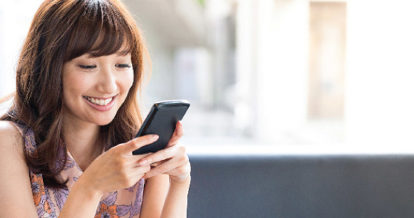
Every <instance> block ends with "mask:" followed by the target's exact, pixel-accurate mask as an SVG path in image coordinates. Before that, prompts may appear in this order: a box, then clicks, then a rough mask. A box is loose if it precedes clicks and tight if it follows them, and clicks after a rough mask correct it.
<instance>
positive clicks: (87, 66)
mask: <svg viewBox="0 0 414 218" xmlns="http://www.w3.org/2000/svg"><path fill="white" fill-rule="evenodd" d="M79 67H80V68H82V69H94V68H96V65H82V64H79Z"/></svg>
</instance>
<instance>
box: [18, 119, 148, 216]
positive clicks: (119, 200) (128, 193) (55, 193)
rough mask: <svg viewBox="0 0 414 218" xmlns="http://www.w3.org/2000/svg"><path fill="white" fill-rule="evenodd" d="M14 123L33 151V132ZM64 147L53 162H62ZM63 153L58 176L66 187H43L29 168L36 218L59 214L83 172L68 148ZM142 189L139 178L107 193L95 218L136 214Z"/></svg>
mask: <svg viewBox="0 0 414 218" xmlns="http://www.w3.org/2000/svg"><path fill="white" fill-rule="evenodd" d="M14 124H15V126H16V127H17V129H18V130H19V131H20V133H21V134H22V136H23V139H24V146H25V148H26V150H27V151H28V152H33V151H34V150H35V149H36V146H37V145H36V142H35V138H34V134H33V131H32V130H31V129H30V128H27V127H26V126H23V125H20V124H16V123H14ZM65 150H66V148H65V146H63V145H62V146H60V150H59V152H60V153H59V157H60V158H58V161H57V162H58V163H56V164H63V160H64V153H63V152H65ZM66 152H67V154H68V158H67V162H66V165H65V167H64V169H63V170H62V171H61V173H60V174H59V177H60V178H61V179H64V180H66V179H68V183H67V187H68V188H64V189H56V188H50V187H46V186H45V185H44V183H43V176H42V174H37V173H34V172H32V170H30V169H29V175H30V182H31V185H32V193H33V200H34V204H35V207H36V209H37V214H38V215H39V217H58V216H59V213H60V210H61V209H62V208H63V205H64V203H65V201H66V198H67V197H68V194H69V192H70V190H71V187H72V186H73V184H74V183H75V182H76V181H77V180H78V178H79V177H80V176H81V175H82V173H83V171H82V169H81V168H80V167H79V166H78V164H77V163H76V162H75V160H74V159H73V157H72V155H71V154H70V153H69V151H66ZM143 190H144V180H143V179H141V180H139V181H138V182H137V183H136V184H135V185H133V186H132V187H130V188H127V189H122V190H118V191H115V192H111V193H106V194H105V195H104V196H103V197H102V198H101V201H100V202H99V206H98V208H97V210H96V215H95V218H97V217H103V218H109V217H113V218H118V217H119V218H121V217H122V218H124V217H139V214H140V211H141V204H142V197H143Z"/></svg>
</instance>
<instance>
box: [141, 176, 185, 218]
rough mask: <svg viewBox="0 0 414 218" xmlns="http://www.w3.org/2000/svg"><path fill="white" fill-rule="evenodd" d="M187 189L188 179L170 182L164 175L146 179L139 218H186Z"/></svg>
mask: <svg viewBox="0 0 414 218" xmlns="http://www.w3.org/2000/svg"><path fill="white" fill-rule="evenodd" d="M189 187H190V177H188V179H186V180H185V181H183V182H174V181H171V182H170V181H169V176H168V175H165V174H164V175H157V176H154V177H151V178H149V179H147V180H146V182H145V190H144V198H143V203H142V209H141V215H140V217H141V218H155V217H156V218H159V217H162V218H167V217H174V218H176V217H187V195H188V190H189Z"/></svg>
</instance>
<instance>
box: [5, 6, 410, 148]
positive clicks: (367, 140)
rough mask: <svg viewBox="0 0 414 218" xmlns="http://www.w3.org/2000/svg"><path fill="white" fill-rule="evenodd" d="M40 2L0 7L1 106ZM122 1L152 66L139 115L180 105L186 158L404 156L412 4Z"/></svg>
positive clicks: (407, 129) (407, 140) (407, 143)
mask: <svg viewBox="0 0 414 218" xmlns="http://www.w3.org/2000/svg"><path fill="white" fill-rule="evenodd" d="M40 2H41V1H40V0H14V1H1V2H0V96H5V95H7V94H8V93H10V92H12V91H13V90H14V88H15V84H14V83H15V81H14V77H15V69H16V62H17V58H18V54H19V52H20V49H21V47H22V44H23V40H24V38H25V35H26V34H27V31H28V28H29V25H30V22H31V19H32V17H33V15H34V13H35V11H36V9H37V8H38V6H39V5H40ZM123 2H124V3H125V4H126V5H127V7H128V9H129V10H130V11H131V13H132V14H133V15H134V17H135V18H136V21H137V23H138V26H139V27H140V28H141V30H142V33H143V35H144V37H145V40H146V42H147V45H148V49H149V54H150V56H151V60H152V73H151V78H150V80H149V82H148V83H147V84H146V86H145V88H144V93H142V95H143V107H144V110H143V111H144V116H145V115H146V113H147V111H148V109H149V107H150V106H151V105H152V103H154V102H156V101H160V100H166V99H187V100H189V101H190V102H191V107H190V109H189V111H188V113H187V115H186V117H185V118H184V120H183V124H184V130H185V137H184V138H183V139H182V141H181V142H182V143H183V144H185V145H186V146H187V147H188V150H189V152H190V153H191V152H193V153H198V152H200V153H226V152H244V153H254V152H262V153H266V152H279V151H284V152H286V151H288V152H307V153H309V152H318V153H320V152H331V151H335V152H337V151H343V152H368V153H375V152H383V151H386V152H396V153H399V152H412V151H414V146H413V143H414V137H413V135H414V134H412V131H413V130H414V102H413V101H414V98H413V96H414V30H413V28H414V13H412V11H414V3H413V2H411V1H403V0H397V1H390V0H385V1H370V0H348V1H347V0H332V1H328V0H124V1H123ZM6 107H7V105H2V108H1V109H2V111H4V110H5V108H6ZM235 146H237V147H235Z"/></svg>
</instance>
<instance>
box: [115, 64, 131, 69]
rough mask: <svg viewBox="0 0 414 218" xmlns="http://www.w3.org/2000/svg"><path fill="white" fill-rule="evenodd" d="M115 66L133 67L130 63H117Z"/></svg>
mask: <svg viewBox="0 0 414 218" xmlns="http://www.w3.org/2000/svg"><path fill="white" fill-rule="evenodd" d="M115 66H116V67H119V68H130V67H131V65H130V64H116V65H115Z"/></svg>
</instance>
